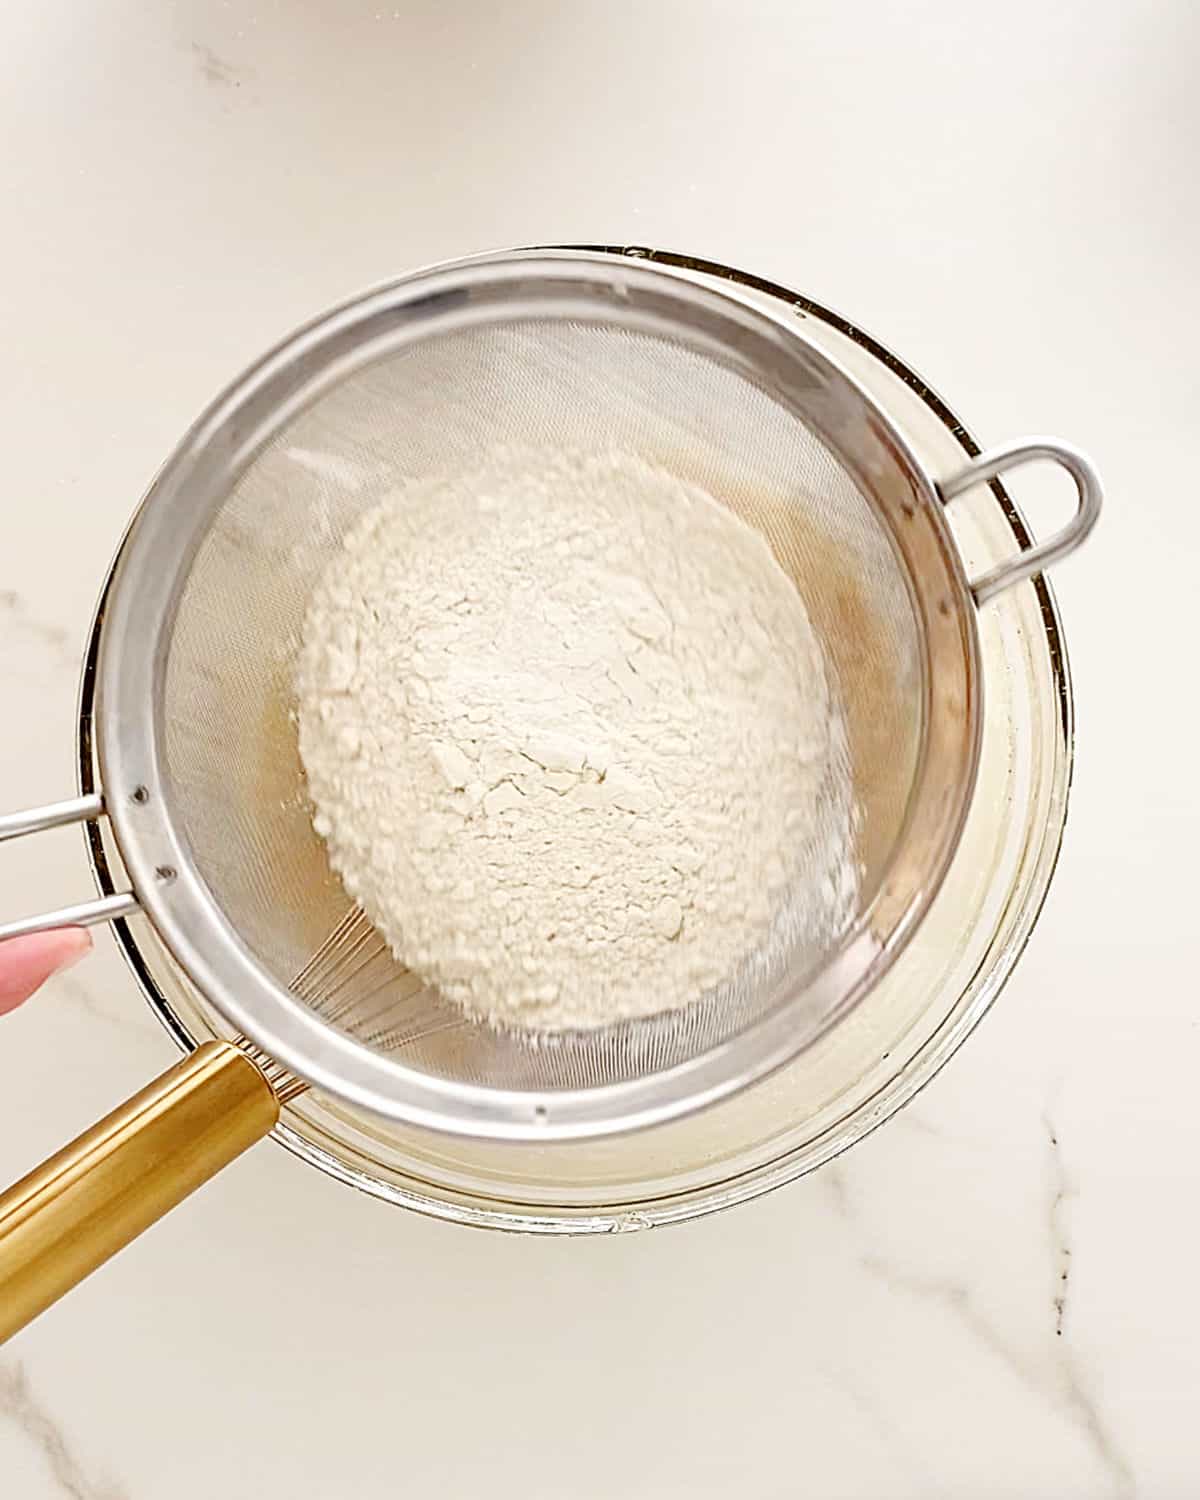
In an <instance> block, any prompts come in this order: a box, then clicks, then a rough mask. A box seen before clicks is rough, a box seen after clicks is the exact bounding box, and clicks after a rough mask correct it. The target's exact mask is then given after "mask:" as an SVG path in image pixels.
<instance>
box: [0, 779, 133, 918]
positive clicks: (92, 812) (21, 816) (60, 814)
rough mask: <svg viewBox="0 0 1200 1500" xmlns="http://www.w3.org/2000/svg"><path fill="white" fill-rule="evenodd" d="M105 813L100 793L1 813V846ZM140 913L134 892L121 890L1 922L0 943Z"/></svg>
mask: <svg viewBox="0 0 1200 1500" xmlns="http://www.w3.org/2000/svg"><path fill="white" fill-rule="evenodd" d="M103 812H104V798H103V797H102V796H101V795H100V793H99V792H93V793H91V794H89V795H88V796H86V797H71V798H69V799H68V800H67V801H66V802H50V803H47V804H46V806H45V807H33V808H30V809H29V810H28V811H26V812H17V813H3V814H0V844H3V843H4V842H5V841H6V840H7V839H19V838H23V837H24V836H25V835H26V834H30V833H41V832H43V831H44V830H45V829H47V828H61V827H63V826H64V824H67V823H82V822H84V821H86V820H87V819H90V818H98V817H100V816H101V815H102V813H103ZM137 910H138V899H137V897H136V896H135V895H134V894H133V892H132V891H118V892H117V893H116V894H115V895H112V896H99V897H97V898H96V899H95V900H94V901H81V902H79V903H77V904H76V905H74V906H60V907H58V908H57V910H55V911H45V912H41V913H39V914H38V915H37V916H33V917H22V918H20V919H19V920H18V921H15V922H0V942H3V941H4V939H5V938H14V937H26V936H27V935H28V934H29V933H31V932H49V931H50V929H51V928H52V927H92V926H94V925H95V924H96V923H97V922H111V921H113V920H114V919H115V918H116V917H127V916H129V915H130V913H131V912H135V911H137Z"/></svg>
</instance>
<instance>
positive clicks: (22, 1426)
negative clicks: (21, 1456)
mask: <svg viewBox="0 0 1200 1500" xmlns="http://www.w3.org/2000/svg"><path fill="white" fill-rule="evenodd" d="M0 1420H4V1421H8V1422H11V1423H12V1424H13V1425H14V1426H15V1427H16V1428H17V1429H18V1431H20V1432H22V1433H23V1434H24V1435H25V1436H26V1437H27V1438H28V1439H29V1441H30V1442H31V1443H32V1445H33V1446H34V1447H35V1448H36V1449H37V1450H38V1451H39V1452H40V1453H41V1455H42V1457H43V1458H44V1459H45V1461H46V1466H47V1468H48V1469H49V1470H50V1473H51V1474H52V1475H53V1477H54V1481H55V1484H56V1485H57V1487H58V1490H59V1492H60V1493H61V1494H63V1495H65V1496H68V1497H69V1500H127V1493H128V1492H127V1491H126V1490H125V1488H124V1486H122V1485H118V1484H114V1483H112V1482H111V1481H109V1480H100V1479H93V1478H91V1477H90V1476H89V1475H87V1474H86V1473H85V1472H84V1470H83V1468H82V1466H81V1465H80V1463H79V1461H78V1459H77V1458H76V1457H75V1455H74V1454H73V1453H72V1452H71V1447H70V1444H69V1443H68V1441H67V1438H66V1435H65V1433H64V1432H63V1430H62V1428H61V1427H60V1426H59V1424H58V1422H56V1421H55V1419H54V1417H53V1416H52V1415H51V1414H50V1412H49V1411H47V1409H46V1407H45V1406H44V1405H43V1404H42V1402H41V1401H39V1399H38V1398H37V1396H36V1395H35V1394H34V1392H33V1389H32V1387H31V1386H30V1384H29V1380H28V1377H27V1376H26V1374H25V1371H24V1368H23V1367H22V1366H21V1365H20V1364H7V1365H0Z"/></svg>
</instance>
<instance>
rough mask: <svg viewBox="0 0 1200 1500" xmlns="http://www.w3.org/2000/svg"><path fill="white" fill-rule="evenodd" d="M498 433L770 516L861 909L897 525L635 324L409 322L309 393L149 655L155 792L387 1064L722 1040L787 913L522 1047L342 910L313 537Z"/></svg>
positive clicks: (629, 1064) (754, 389)
mask: <svg viewBox="0 0 1200 1500" xmlns="http://www.w3.org/2000/svg"><path fill="white" fill-rule="evenodd" d="M498 444H506V445H513V444H519V445H524V446H527V447H530V448H569V449H573V450H576V451H580V450H582V451H597V452H603V451H607V450H612V449H617V450H622V451H625V452H630V453H634V454H637V455H639V456H641V457H642V458H644V459H646V460H648V461H649V462H651V463H654V464H656V465H660V466H662V467H664V468H667V469H669V470H671V471H672V472H674V473H675V474H676V475H678V476H679V477H680V478H683V479H685V480H689V481H691V482H693V483H695V484H698V485H700V486H701V487H702V488H704V489H705V490H707V491H708V492H709V493H710V494H711V495H713V496H714V498H716V499H717V500H718V501H720V502H721V503H723V504H724V505H726V506H728V507H729V508H730V509H731V510H732V511H734V512H735V513H736V514H737V515H739V516H740V517H741V518H742V519H743V520H745V521H747V522H748V523H749V524H751V525H752V526H754V527H756V528H757V529H758V530H759V531H761V532H762V533H763V534H764V535H765V537H766V538H767V540H768V541H769V543H770V545H771V547H772V549H773V551H774V553H775V556H776V557H777V558H778V560H779V562H780V564H781V565H782V566H783V568H784V569H785V571H786V572H787V573H788V574H790V575H791V576H792V577H793V578H794V579H795V580H796V583H797V586H798V587H799V589H800V591H801V594H802V596H803V598H804V601H805V604H806V607H807V609H808V612H809V615H810V618H811V619H812V622H813V625H814V627H815V629H816V631H817V634H818V636H819V638H820V640H821V642H822V645H823V648H824V652H825V656H826V661H827V666H828V669H829V671H830V673H831V676H832V678H833V679H834V681H835V683H836V686H837V689H838V691H839V693H840V696H841V699H842V704H843V709H844V714H845V718H846V725H847V734H848V751H849V756H850V760H851V765H852V771H853V780H854V786H855V794H856V801H857V805H858V811H859V814H860V820H859V824H858V828H857V839H858V856H859V860H860V862H861V867H862V880H861V892H860V901H861V905H862V906H863V907H865V906H866V905H868V904H869V902H870V900H871V897H872V895H873V893H874V891H875V889H876V888H877V887H878V884H879V881H880V878H881V875H882V873H883V871H884V870H885V869H886V867H887V865H888V863H889V861H890V859H891V857H892V854H893V851H894V849H895V847H896V844H897V840H898V838H899V836H900V833H901V830H902V828H903V825H904V821H905V815H906V811H907V808H908V804H909V797H910V792H911V789H912V786H913V782H914V778H915V776H916V774H917V768H918V764H919V760H920V755H921V742H922V732H923V725H922V721H921V712H922V709H921V705H922V701H923V700H922V692H921V682H922V670H923V657H922V642H921V636H920V633H919V630H918V626H917V622H916V617H915V615H914V610H913V606H912V603H911V601H910V598H909V591H908V586H907V584H906V581H905V575H904V573H903V572H902V570H901V568H900V567H898V566H897V556H896V552H895V550H894V549H893V546H892V543H891V541H890V540H889V538H888V535H887V534H886V532H885V530H884V528H883V526H882V525H881V523H880V521H879V520H878V519H877V516H876V512H875V509H874V507H873V506H872V503H871V501H870V500H869V499H868V498H867V497H865V496H864V495H863V494H862V493H861V492H860V491H859V489H858V488H857V486H856V485H855V484H854V482H853V481H852V480H851V479H850V477H849V475H848V474H847V472H846V471H845V469H844V468H843V467H842V466H841V465H840V464H839V463H838V462H837V461H836V460H835V458H834V457H833V455H832V454H831V453H830V451H829V450H828V449H827V448H826V447H825V446H824V445H823V444H822V443H821V442H820V441H819V440H818V439H817V437H816V436H815V435H814V434H813V433H812V432H811V431H810V430H809V429H808V428H807V427H806V426H805V425H803V424H802V423H801V422H800V421H799V420H798V419H797V418H796V417H795V416H794V415H793V414H792V413H791V412H790V411H789V410H787V409H785V407H784V406H783V405H782V404H780V403H779V402H777V401H776V400H775V399H773V398H772V397H771V395H770V394H769V393H767V392H766V391H765V390H763V389H760V388H759V387H758V386H756V385H754V384H752V383H751V382H750V381H748V380H747V379H746V378H744V377H743V376H742V375H741V374H739V373H736V372H735V371H734V370H733V369H731V368H727V367H726V366H725V365H723V364H720V363H718V362H716V361H715V360H713V359H711V358H709V357H707V356H705V355H701V354H698V353H696V352H694V351H692V350H690V349H688V348H686V347H683V346H682V345H680V344H676V343H674V342H671V341H669V340H667V339H665V338H660V337H656V336H652V335H649V334H645V333H629V332H623V331H618V330H615V329H613V328H611V327H606V326H597V325H592V324H585V323H567V322H562V321H557V320H555V321H551V320H546V321H524V322H520V323H513V324H509V325H506V324H499V325H493V326H491V327H489V328H487V329H484V330H469V331H466V332H456V333H453V334H450V335H443V336H441V337H438V338H436V339H432V340H427V341H426V342H423V343H420V344H417V345H416V346H415V347H412V348H410V349H408V350H407V351H405V352H404V353H402V354H399V355H395V356H392V357H390V358H388V359H386V360H385V361H383V362H380V363H376V364H374V365H372V366H370V367H368V368H367V369H366V370H365V371H361V372H359V373H357V374H355V375H354V376H352V377H350V378H349V379H347V380H345V381H343V382H342V383H341V384H340V385H338V386H336V387H334V388H333V389H332V390H330V391H328V392H327V393H326V394H324V395H323V396H321V397H320V398H319V399H318V400H317V401H316V402H315V404H313V405H312V406H310V407H309V408H308V409H307V410H305V411H304V412H303V413H302V414H301V415H300V416H299V417H298V418H296V419H295V420H294V421H293V422H292V423H291V424H290V425H289V426H288V427H287V428H286V430H285V431H283V432H282V433H281V434H280V435H278V436H277V437H276V438H275V439H274V440H273V442H272V443H271V444H270V445H269V446H268V447H267V448H266V449H265V450H264V451H263V452H262V453H261V454H260V455H259V456H258V457H257V458H256V459H255V461H254V462H253V463H252V465H251V466H250V468H249V469H248V470H247V472H246V473H245V474H244V475H243V476H242V478H241V479H240V481H239V482H238V484H237V486H236V488H235V489H234V490H233V492H232V493H231V494H230V496H229V498H228V500H227V501H226V502H225V503H224V505H223V506H222V507H221V509H220V510H219V511H218V513H217V514H216V516H215V519H214V521H213V524H212V526H211V529H210V530H209V531H208V533H207V535H206V537H205V540H204V541H203V543H202V545H201V547H200V549H199V551H198V553H197V555H196V557H195V559H194V561H193V563H192V566H191V569H190V573H189V575H188V578H187V582H186V584H185V586H184V589H183V592H182V595H181V598H180V602H179V607H178V613H177V616H176V622H175V626H174V632H173V635H172V638H171V641H170V646H169V651H168V654H167V667H166V680H165V688H164V698H163V722H164V725H165V736H166V744H165V749H166V764H167V772H168V776H169V781H170V794H171V799H172V805H173V807H174V809H175V811H176V814H177V816H178V819H179V822H180V824H181V826H182V828H183V830H184V831H185V834H186V837H187V839H188V841H189V843H190V845H191V849H192V853H193V857H194V861H195V865H196V868H197V870H198V871H199V873H200V875H201V876H202V877H203V879H204V881H205V882H206V883H207V885H208V887H209V888H210V890H211V892H212V894H213V895H214V897H215V898H216V900H217V902H218V903H219V905H220V906H221V907H222V909H223V910H224V912H225V914H226V916H227V917H228V919H229V921H230V923H231V924H232V926H233V927H234V929H235V930H236V931H237V932H238V934H239V935H240V937H241V940H242V942H243V943H244V944H245V945H246V946H247V947H248V948H249V949H250V950H251V951H252V952H253V953H254V955H255V956H256V957H257V959H258V960H259V961H260V962H261V964H262V965H263V966H264V967H265V968H266V969H267V970H268V971H270V972H271V973H272V974H273V975H274V976H275V977H276V978H277V979H278V980H279V981H280V982H281V983H283V984H285V985H292V986H293V987H294V988H295V990H296V992H297V993H298V994H300V995H301V996H302V997H303V998H305V1000H306V1001H307V1002H308V1003H310V1004H312V1005H313V1006H314V1008H316V1009H317V1010H319V1011H320V1012H321V1013H322V1014H324V1015H325V1016H326V1017H327V1018H329V1019H331V1020H333V1021H334V1022H335V1023H336V1024H338V1025H340V1026H343V1027H344V1028H345V1029H346V1030H348V1031H350V1032H351V1033H352V1034H354V1035H355V1036H357V1037H358V1038H359V1039H361V1040H364V1041H366V1042H368V1043H370V1044H372V1045H375V1046H378V1047H381V1048H386V1049H387V1050H388V1051H389V1052H390V1053H391V1054H392V1055H393V1056H395V1057H397V1058H398V1059H399V1060H401V1061H402V1062H403V1063H404V1064H405V1065H406V1066H411V1067H413V1068H417V1069H421V1070H424V1071H426V1072H429V1073H433V1074H436V1075H439V1076H442V1077H446V1078H450V1079H455V1080H460V1081H466V1082H476V1083H486V1084H492V1085H497V1086H502V1087H506V1088H523V1087H531V1086H533V1087H539V1088H561V1087H581V1086H587V1085H592V1084H603V1083H610V1082H615V1081H620V1080H623V1079H627V1078H631V1077H635V1076H638V1075H640V1074H644V1073H646V1072H647V1071H652V1070H657V1069H659V1068H662V1067H666V1066H669V1065H671V1064H674V1063H678V1062H682V1061H685V1060H686V1059H687V1058H688V1057H690V1056H692V1055H694V1054H695V1053H696V1052H697V1051H698V1050H701V1049H704V1048H708V1047H711V1046H712V1045H713V1044H714V1043H717V1042H719V1041H721V1040H723V1039H724V1038H726V1037H728V1036H730V1035H732V1034H734V1033H735V1032H736V1031H737V1030H738V1029H739V1028H741V1027H743V1026H744V1025H745V1024H746V1023H747V1021H748V1020H751V1019H753V1018H754V1017H755V1016H757V1015H759V1014H761V1012H762V1011H763V1010H764V1008H768V1007H770V1006H772V1005H774V1004H775V1003H777V1001H778V997H779V994H780V990H781V986H782V985H784V984H785V983H787V982H790V981H793V980H794V979H795V978H796V977H797V975H798V974H800V973H802V972H803V971H804V970H805V969H807V968H810V967H812V966H814V965H816V964H817V963H818V962H819V961H820V960H821V959H822V957H824V956H825V955H823V954H822V953H818V952H813V951H812V950H811V945H809V944H797V943H796V942H795V941H794V940H792V937H791V935H790V934H789V932H788V928H787V923H786V920H781V922H780V923H778V924H777V930H776V932H775V934H774V936H773V940H772V942H771V944H770V945H769V947H768V949H767V950H766V951H764V952H763V953H762V954H759V955H756V956H755V957H754V958H753V959H752V960H750V961H749V962H748V963H747V964H746V965H745V966H744V967H743V969H742V971H741V972H739V973H738V974H737V975H736V976H735V977H734V979H733V980H732V981H731V982H730V983H729V984H728V985H724V986H722V987H721V989H720V991H719V992H715V993H714V994H712V995H710V996H707V997H705V998H704V999H702V1000H701V1001H699V1002H698V1003H697V1004H695V1005H694V1006H692V1007H690V1008H689V1009H688V1010H686V1011H684V1012H678V1013H674V1014H672V1015H669V1016H666V1017H662V1018H651V1019H650V1020H647V1021H638V1022H630V1023H624V1024H622V1025H621V1026H619V1027H614V1028H610V1029H607V1030H604V1029H602V1030H599V1031H597V1032H593V1033H579V1034H566V1035H564V1036H562V1037H559V1038H556V1039H555V1040H554V1041H553V1042H542V1043H541V1044H535V1043H534V1042H533V1041H532V1040H530V1039H525V1038H520V1037H516V1036H506V1035H502V1034H499V1033H497V1032H495V1031H493V1030H491V1029H489V1028H487V1027H484V1026H481V1025H478V1024H476V1023H474V1022H471V1021H468V1020H467V1019H465V1018H464V1017H463V1015H462V1014H461V1012H460V1011H458V1009H457V1008H456V1007H454V1006H453V1005H452V1004H450V1003H449V1002H447V1001H445V1000H444V999H442V997H441V996H440V995H438V994H437V992H436V991H434V990H432V989H430V988H428V987H426V986H424V985H423V984H422V983H421V982H420V981H419V979H417V978H416V977H415V976H413V975H411V974H408V973H406V972H405V971H403V970H400V969H399V968H398V967H397V966H396V965H395V964H394V963H393V961H392V960H391V959H390V957H389V956H388V955H387V954H386V953H385V952H384V951H383V945H382V943H381V942H380V940H379V939H378V938H377V936H376V935H375V934H374V932H373V930H372V929H370V927H369V924H367V923H366V922H365V919H362V918H361V917H358V918H356V917H354V916H353V909H352V904H351V903H350V901H349V899H348V897H347V896H346V894H345V892H344V891H343V889H342V887H341V884H340V882H339V881H338V879H337V877H336V876H335V875H334V874H333V873H332V871H331V870H330V867H329V864H328V861H327V859H326V855H325V850H324V846H323V844H322V842H321V841H320V839H319V838H318V837H317V836H316V835H315V834H314V832H313V830H312V826H311V821H310V807H309V804H308V800H307V797H306V792H305V786H304V780H303V775H302V771H301V768H300V762H299V757H298V752H297V736H296V726H295V716H294V689H293V673H294V668H295V660H296V654H297V651H298V648H299V643H300V632H301V627H302V625H303V620H304V614H305V610H306V607H307V604H308V599H309V594H310V591H311V589H312V587H313V584H314V582H315V581H316V579H317V577H318V576H319V574H320V572H321V571H322V569H323V568H324V566H325V564H326V563H327V561H328V559H329V558H330V556H331V554H332V553H333V552H334V550H336V549H337V548H338V547H339V546H340V545H341V542H342V539H343V538H344V536H345V534H346V533H347V531H348V530H349V529H350V527H352V526H353V524H354V523H355V521H356V520H357V518H358V517H359V516H360V515H361V513H362V512H363V511H364V510H365V509H367V508H369V507H371V506H373V505H375V504H376V503H378V502H379V501H380V500H381V499H382V498H383V497H384V496H386V495H387V494H389V493H390V492H392V491H393V490H395V489H396V488H397V486H398V485H399V484H401V483H402V482H403V481H404V480H406V479H410V478H413V477H417V476H421V475H424V474H428V473H432V472H444V471H446V470H447V469H450V468H453V467H454V466H458V465H461V466H463V467H474V466H476V465H477V464H478V463H479V461H480V459H481V458H482V457H483V456H484V455H485V454H486V453H487V452H488V451H489V449H491V448H492V447H494V446H495V445H498Z"/></svg>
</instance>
